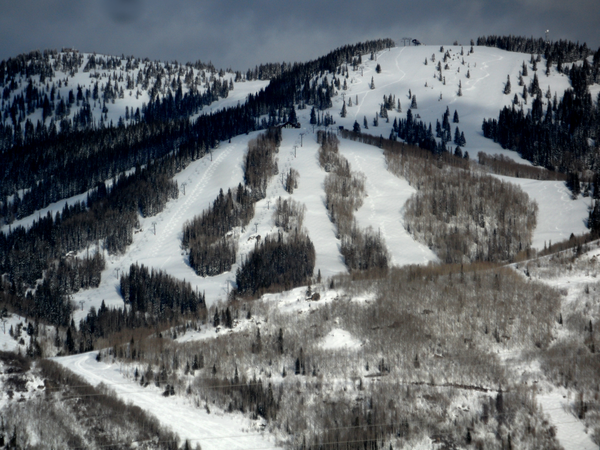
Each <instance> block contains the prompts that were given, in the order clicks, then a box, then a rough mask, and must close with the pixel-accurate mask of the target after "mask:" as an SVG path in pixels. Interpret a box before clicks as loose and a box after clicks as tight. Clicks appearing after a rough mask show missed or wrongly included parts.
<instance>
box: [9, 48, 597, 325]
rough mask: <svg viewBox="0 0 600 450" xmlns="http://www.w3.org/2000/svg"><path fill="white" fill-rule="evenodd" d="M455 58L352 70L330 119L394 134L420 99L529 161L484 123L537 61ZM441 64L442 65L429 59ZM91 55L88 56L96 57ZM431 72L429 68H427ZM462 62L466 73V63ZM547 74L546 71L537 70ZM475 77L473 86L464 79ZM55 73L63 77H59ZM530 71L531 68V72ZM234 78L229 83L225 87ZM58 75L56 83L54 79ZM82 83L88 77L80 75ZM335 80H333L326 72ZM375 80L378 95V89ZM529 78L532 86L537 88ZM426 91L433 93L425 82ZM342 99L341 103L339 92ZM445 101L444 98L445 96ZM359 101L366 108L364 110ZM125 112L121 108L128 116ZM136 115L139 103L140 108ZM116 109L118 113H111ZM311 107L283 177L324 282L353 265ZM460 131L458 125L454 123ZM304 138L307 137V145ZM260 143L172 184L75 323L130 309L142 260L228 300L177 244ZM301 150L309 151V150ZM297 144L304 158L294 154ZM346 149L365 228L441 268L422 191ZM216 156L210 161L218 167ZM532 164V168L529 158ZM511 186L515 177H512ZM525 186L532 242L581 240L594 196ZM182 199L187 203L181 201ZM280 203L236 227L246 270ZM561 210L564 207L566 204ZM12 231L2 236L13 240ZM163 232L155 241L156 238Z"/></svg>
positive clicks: (87, 296) (80, 299)
mask: <svg viewBox="0 0 600 450" xmlns="http://www.w3.org/2000/svg"><path fill="white" fill-rule="evenodd" d="M446 50H448V51H449V52H450V53H451V55H452V56H451V58H450V59H449V60H448V65H449V67H450V69H449V70H444V71H443V74H444V76H445V77H446V84H445V85H444V84H443V82H440V81H438V80H437V79H436V78H435V77H434V75H435V74H436V73H437V70H436V65H437V62H438V61H439V60H441V59H442V58H443V53H440V48H439V47H438V46H420V47H400V48H393V49H391V50H389V51H383V52H380V53H379V54H378V55H377V56H376V60H373V61H371V60H369V57H368V55H365V56H363V61H364V63H363V64H362V66H361V67H359V68H358V70H356V71H352V68H351V67H350V68H349V71H350V72H349V77H348V79H347V84H348V89H347V90H346V91H344V90H342V89H341V90H340V91H339V92H338V95H337V96H335V97H334V98H333V107H332V108H331V109H330V113H331V114H332V115H333V117H334V119H335V120H336V121H337V123H336V126H338V125H343V126H345V127H346V128H351V127H352V125H353V123H354V121H355V120H357V121H358V122H359V124H360V125H361V127H362V126H363V120H362V119H363V117H365V116H366V117H367V120H368V122H369V124H370V126H369V129H368V130H363V131H365V132H368V133H371V134H375V135H377V134H381V135H383V136H386V137H387V136H388V135H389V133H390V130H391V125H392V123H393V120H394V117H406V111H407V110H408V108H409V106H410V100H409V99H408V91H409V89H410V90H411V92H412V94H413V95H416V96H417V103H418V107H417V109H415V110H414V111H413V113H415V114H419V115H420V116H421V120H423V121H425V122H432V124H433V125H435V121H436V120H437V119H441V117H442V114H443V113H444V111H445V110H446V107H449V108H450V111H451V114H453V112H454V109H456V110H457V112H458V114H459V116H460V123H459V124H458V126H459V128H460V130H461V131H463V132H464V133H465V136H466V139H467V145H466V146H465V148H464V149H465V150H466V151H469V153H470V154H471V155H472V156H473V157H475V156H476V154H477V152H478V151H485V152H488V153H501V154H504V155H508V156H510V157H512V158H514V159H516V160H518V161H520V162H524V161H522V160H521V159H520V158H519V157H518V155H516V154H515V153H514V152H511V151H505V150H502V149H501V148H500V147H499V146H498V145H497V144H495V143H493V142H492V141H490V140H489V139H485V138H483V136H482V133H481V122H482V119H483V118H484V117H497V114H498V111H499V109H500V108H501V107H502V106H504V105H506V104H509V103H510V102H511V101H512V98H513V96H514V92H517V91H519V89H518V84H517V78H518V73H519V70H520V67H521V64H522V62H523V61H524V60H525V61H529V55H525V54H519V53H511V52H505V51H502V50H499V49H495V48H487V47H475V51H474V53H472V54H468V48H465V49H464V56H461V55H460V51H461V48H460V47H453V46H450V47H445V48H444V51H446ZM432 55H435V63H433V62H431V59H432ZM88 56H89V55H85V57H86V58H87V57H88ZM426 58H427V59H428V64H427V65H425V64H424V61H425V59H426ZM463 59H464V64H462V60H463ZM377 64H380V65H381V67H382V72H381V73H380V74H377V73H376V71H375V66H376V65H377ZM540 66H543V64H540ZM467 71H469V72H470V78H467V77H466V73H467ZM57 73H58V72H57ZM532 73H533V72H532V71H530V75H531V74H532ZM509 74H510V76H511V82H512V85H513V94H511V95H504V94H503V88H504V83H505V81H506V76H507V75H509ZM231 75H232V74H225V78H227V77H230V76H231ZM57 76H58V75H57ZM538 76H539V78H540V84H541V87H542V89H544V90H545V89H546V88H547V86H548V85H550V88H551V91H552V92H555V91H556V92H557V95H558V96H559V97H560V96H561V95H562V92H563V91H564V89H565V88H567V87H568V86H569V82H568V79H567V77H565V76H564V75H562V74H558V73H556V72H555V71H553V72H552V73H551V75H550V77H546V75H545V74H544V73H543V71H541V70H540V71H538ZM78 77H79V78H78ZM85 77H88V78H89V74H88V73H84V72H82V71H81V69H80V71H79V72H78V73H77V74H76V75H75V76H74V77H72V79H71V80H70V81H69V86H68V87H72V86H73V84H75V83H83V82H84V81H85ZM329 77H331V75H329ZM371 78H372V79H373V81H374V84H375V89H371V88H370V87H369V84H370V81H371ZM530 78H531V76H529V77H525V82H526V83H528V82H529V80H530ZM459 80H460V82H461V83H462V92H463V95H462V96H458V95H457V91H458V83H459ZM426 83H427V87H425V84H426ZM265 85H266V82H265V81H260V82H258V81H256V82H245V83H236V84H235V88H234V90H233V91H230V93H229V97H228V98H227V99H221V100H219V101H218V102H215V103H214V104H213V105H211V106H210V107H208V108H206V109H205V111H204V112H206V111H213V110H216V109H220V108H222V107H225V106H230V105H234V104H237V102H238V101H239V102H243V101H244V100H245V98H246V96H247V95H248V93H251V92H256V91H257V90H258V89H260V88H262V87H264V86H265ZM342 94H344V95H342ZM390 94H392V95H394V96H396V99H400V101H401V104H402V112H397V111H395V110H394V111H389V112H388V114H389V117H390V122H389V123H386V122H385V120H384V119H380V121H379V126H378V127H373V126H372V119H373V117H374V115H375V112H377V111H379V108H380V104H381V103H382V101H383V95H390ZM440 96H441V99H440ZM343 97H345V99H346V100H348V99H349V98H352V99H353V106H351V107H348V115H347V117H346V118H342V117H340V116H339V112H340V111H341V106H342V102H343ZM128 98H129V99H130V100H131V98H133V97H131V98H130V97H128V96H127V95H126V96H125V98H124V99H117V100H116V101H115V105H121V104H120V103H118V102H119V101H121V100H122V102H123V104H122V105H121V106H122V108H123V109H124V106H126V105H128V103H127V102H128V101H129V100H128ZM356 99H358V103H356V101H355V100H356ZM121 106H119V108H121ZM130 106H134V105H133V103H131V104H130ZM109 111H110V110H109ZM309 113H310V109H309V108H307V109H304V110H298V111H297V114H298V118H299V121H300V122H301V123H302V129H300V130H284V132H283V142H282V144H281V149H280V152H279V154H278V160H279V161H278V165H279V171H280V174H283V173H285V172H287V171H288V170H289V169H290V168H294V169H296V170H297V171H298V172H299V173H300V179H299V186H298V189H297V190H296V191H295V192H294V194H293V195H292V196H291V197H292V198H294V199H295V200H296V201H299V202H301V203H303V204H305V205H306V207H307V212H306V217H305V227H306V228H307V230H308V233H309V235H310V238H311V240H312V241H313V242H314V244H315V248H316V252H317V261H316V267H315V273H316V272H317V271H318V270H321V273H322V276H323V277H325V278H326V277H328V276H331V275H334V274H336V273H340V272H344V271H345V270H346V269H345V266H344V264H343V260H342V257H341V255H340V252H339V241H338V240H337V239H336V237H335V227H334V225H333V224H332V223H331V222H330V220H329V218H328V216H327V211H326V209H325V206H324V191H323V180H324V178H325V175H326V174H325V172H324V171H323V170H322V169H321V168H320V167H319V165H318V161H317V150H318V145H317V143H316V140H315V134H314V132H315V129H314V127H313V126H311V125H309ZM453 126H454V124H453ZM301 133H303V136H302V137H301V135H300V134H301ZM255 135H256V134H255V133H253V134H250V135H249V136H239V137H237V138H234V139H232V141H231V143H225V142H223V143H222V144H221V146H220V148H218V149H216V150H215V151H214V152H213V155H212V157H211V156H207V157H205V158H203V159H201V160H198V161H195V162H193V163H192V164H191V165H190V166H188V167H187V168H186V169H185V170H184V171H182V172H181V173H179V174H178V175H177V176H176V177H175V179H176V180H177V182H178V184H179V186H180V197H179V199H177V200H173V201H171V202H169V203H168V205H167V207H166V208H165V210H164V211H163V212H162V213H160V214H158V215H157V216H154V217H149V218H144V219H141V231H140V232H139V233H136V234H135V235H134V242H133V244H132V245H131V247H130V250H129V251H128V252H127V253H126V254H125V255H121V256H111V257H110V258H109V259H108V264H107V266H108V267H107V269H106V270H105V272H104V273H103V274H102V283H101V285H100V287H99V288H98V289H94V290H88V291H83V292H79V293H77V294H75V295H74V301H75V303H76V304H77V305H78V306H82V309H81V310H79V311H77V313H76V316H75V321H76V322H78V321H79V319H81V318H82V317H83V316H84V315H85V314H87V311H88V310H89V307H90V306H95V307H96V308H98V307H99V306H100V304H101V302H102V300H105V302H106V304H107V305H108V306H111V305H113V306H117V305H119V306H120V305H122V304H123V303H122V299H121V297H120V295H119V293H118V275H119V274H121V273H123V271H125V270H127V269H128V268H129V266H130V264H132V263H136V262H138V263H140V264H144V265H146V266H151V267H154V268H157V269H163V270H165V271H167V272H168V273H170V274H172V275H174V276H176V277H178V278H180V279H185V280H186V281H190V282H191V283H192V285H193V286H194V287H197V288H198V289H200V290H202V291H205V292H206V296H207V300H208V302H209V304H211V303H214V302H216V301H219V300H224V299H225V298H226V295H227V292H228V290H229V289H231V287H232V285H233V283H234V281H235V270H236V269H237V265H235V266H234V267H233V268H232V271H231V272H229V273H225V274H222V275H219V276H216V277H210V278H206V279H205V278H201V277H198V276H196V275H195V273H194V272H193V270H192V269H191V268H190V266H189V265H188V263H187V256H186V255H185V254H183V251H182V249H181V247H180V244H181V230H182V227H183V224H184V223H185V222H186V221H187V220H190V219H192V218H193V217H194V216H195V215H196V214H199V213H200V212H201V211H202V210H203V209H205V208H206V207H207V206H208V205H209V204H210V203H211V202H212V201H213V200H214V198H215V197H216V196H217V194H218V193H219V190H220V189H221V188H222V189H224V190H227V188H234V187H236V186H237V185H238V183H240V182H243V169H242V162H243V158H244V153H245V151H246V148H247V142H248V140H249V139H251V138H252V137H253V136H255ZM301 141H302V144H303V146H302V147H300V142H301ZM294 146H296V149H295V150H294ZM340 151H341V152H342V154H343V155H344V156H345V157H346V158H347V159H348V160H349V162H350V163H351V165H352V168H353V170H358V171H361V172H363V173H364V174H365V175H366V189H367V197H366V198H365V202H364V204H363V206H362V207H361V208H360V209H359V210H358V211H357V212H356V213H355V217H356V220H357V222H358V223H359V225H360V226H361V227H367V226H371V227H373V229H374V230H376V231H379V232H380V233H382V234H383V236H384V237H385V240H386V244H387V246H388V249H389V250H390V254H391V258H392V263H393V264H397V265H404V264H413V263H421V264H422V263H427V262H428V261H435V260H436V256H435V255H434V254H433V253H432V252H431V251H430V250H429V249H428V248H427V247H425V246H423V245H422V244H420V243H417V242H415V241H414V240H413V239H412V238H411V237H410V236H409V234H408V233H407V232H406V230H405V229H404V226H403V223H402V221H403V219H402V208H403V205H404V203H405V201H406V200H407V199H408V198H409V197H410V196H411V195H412V194H413V193H414V190H413V189H412V188H411V187H410V186H409V185H408V183H407V182H406V181H405V180H403V179H400V178H397V177H395V176H393V175H392V174H390V173H389V172H388V171H387V170H386V168H385V162H384V158H383V155H382V153H381V151H380V150H379V149H378V148H375V147H371V146H367V145H364V144H360V143H356V142H352V141H346V140H342V142H341V144H340ZM211 158H212V161H211ZM524 163H527V162H526V161H525V162H524ZM505 179H508V178H506V177H505ZM511 181H513V182H515V183H517V184H519V185H520V186H521V187H522V188H523V189H525V191H526V192H528V193H529V195H530V196H531V197H532V198H534V199H535V200H536V201H537V202H538V205H539V206H540V213H539V217H538V227H537V229H536V231H535V233H534V237H533V245H534V247H537V248H541V247H543V245H544V242H545V241H550V240H552V241H554V242H556V241H558V240H560V239H563V238H565V237H568V236H569V235H570V234H571V233H575V234H579V233H582V232H584V231H585V219H586V218H587V210H586V208H587V205H588V202H587V200H586V199H582V198H580V199H578V200H577V201H572V200H570V195H569V192H568V191H567V190H566V188H565V187H564V184H563V183H560V182H539V181H532V180H523V179H511ZM184 190H185V195H183V192H184ZM278 196H288V194H287V193H286V192H284V190H283V186H282V183H281V179H280V178H274V179H273V180H272V181H271V183H270V185H269V187H268V191H267V198H266V199H264V200H262V201H260V202H258V203H257V204H256V208H255V210H256V216H255V218H254V219H253V221H252V223H251V224H250V226H248V227H247V228H246V229H245V230H236V233H237V237H238V239H239V257H238V262H239V261H241V258H243V257H244V256H245V255H246V254H247V252H248V251H250V250H251V249H252V248H253V246H254V240H253V239H251V238H253V237H256V235H261V236H263V237H264V236H265V235H266V234H268V233H271V232H274V231H275V229H274V225H273V220H272V210H271V206H272V205H273V203H274V201H275V199H276V198H277V197H278ZM82 198H83V195H82V196H77V197H74V198H71V199H68V200H66V201H67V202H69V203H71V202H73V201H77V200H80V199H82ZM64 203H65V201H61V202H59V203H57V204H54V205H51V206H49V207H48V208H46V209H44V211H40V212H39V214H46V213H47V212H48V211H51V212H55V211H57V210H59V209H62V207H63V206H64ZM557 205H560V206H559V207H557ZM37 217H38V214H35V215H32V216H30V217H28V218H25V219H23V220H21V221H19V222H17V223H15V224H13V226H15V225H18V224H23V225H28V224H30V223H31V222H32V221H33V220H34V219H35V218H37ZM7 229H8V227H5V229H4V230H3V231H7ZM155 233H156V234H155Z"/></svg>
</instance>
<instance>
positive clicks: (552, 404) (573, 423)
mask: <svg viewBox="0 0 600 450" xmlns="http://www.w3.org/2000/svg"><path fill="white" fill-rule="evenodd" d="M536 398H537V400H538V402H539V404H540V406H541V407H542V410H543V411H544V412H545V413H546V414H548V415H549V416H550V419H551V421H552V424H553V425H554V426H555V427H556V438H557V439H558V442H559V443H560V444H561V445H562V446H563V447H564V448H565V450H597V448H598V446H597V445H596V444H594V442H593V441H592V438H591V437H590V435H589V434H588V432H587V430H586V429H585V426H584V424H583V422H581V421H580V420H579V419H578V418H577V417H575V416H574V415H573V414H572V413H571V412H569V411H568V410H567V408H568V406H569V403H568V400H567V399H568V396H567V395H566V391H564V389H563V390H556V391H553V392H550V393H547V394H542V395H538V396H537V397H536Z"/></svg>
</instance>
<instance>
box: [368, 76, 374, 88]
mask: <svg viewBox="0 0 600 450" xmlns="http://www.w3.org/2000/svg"><path fill="white" fill-rule="evenodd" d="M369 87H370V88H371V89H375V80H374V79H373V77H371V84H370V85H369Z"/></svg>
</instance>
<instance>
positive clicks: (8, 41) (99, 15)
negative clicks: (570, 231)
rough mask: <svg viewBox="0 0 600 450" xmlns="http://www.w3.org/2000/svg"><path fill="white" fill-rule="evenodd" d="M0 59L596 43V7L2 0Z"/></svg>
mask: <svg viewBox="0 0 600 450" xmlns="http://www.w3.org/2000/svg"><path fill="white" fill-rule="evenodd" d="M0 2H1V5H2V6H1V8H0V11H2V13H1V14H0V59H5V58H8V57H10V56H14V55H16V54H18V53H21V52H25V51H29V50H33V49H44V48H61V47H76V48H79V49H80V50H82V51H96V52H99V53H110V54H122V53H124V54H127V55H130V54H133V55H135V56H140V57H146V56H147V57H150V58H152V59H161V60H175V59H176V60H178V61H181V62H183V61H195V60H197V59H201V60H203V61H208V60H212V62H213V63H214V64H215V65H216V66H218V67H232V68H235V69H245V68H247V67H251V66H254V65H255V64H258V63H261V62H267V61H303V60H307V59H310V58H315V57H317V56H320V55H322V54H324V53H326V52H327V51H329V50H331V49H333V48H336V47H338V46H340V45H344V44H347V43H354V42H357V41H361V40H365V39H370V38H378V37H391V38H393V39H396V40H399V39H400V38H402V37H405V36H406V37H416V38H418V39H419V40H421V41H422V42H425V43H430V44H443V43H452V42H453V41H455V40H458V41H459V42H462V43H465V44H466V43H468V42H469V40H470V39H471V38H477V37H478V36H480V35H486V34H517V35H525V36H536V37H539V36H543V35H544V32H545V30H546V29H549V30H550V37H551V39H554V40H558V39H569V40H574V41H577V40H579V41H580V42H584V41H586V42H587V43H588V45H590V46H591V47H592V48H594V49H596V48H598V46H599V45H600V33H598V31H597V24H598V23H600V8H598V5H597V0H574V1H571V2H565V1H558V0H495V1H490V0H446V1H439V0H436V1H433V0H421V1H405V0H402V1H398V0H376V1H372V2H366V1H364V0H363V1H356V0H349V1H345V2H323V1H316V0H297V1H294V2H281V1H274V0H257V1H252V2H248V1H240V0H219V1H217V0H204V1H189V0H172V1H169V2H165V1H162V0H97V1H93V2H81V1H79V0H43V1H42V0H20V1H19V2H15V1H9V0H0Z"/></svg>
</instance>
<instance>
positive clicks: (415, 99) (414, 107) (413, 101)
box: [410, 95, 417, 109]
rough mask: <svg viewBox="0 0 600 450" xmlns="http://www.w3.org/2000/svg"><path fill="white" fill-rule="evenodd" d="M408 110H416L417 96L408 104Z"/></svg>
mask: <svg viewBox="0 0 600 450" xmlns="http://www.w3.org/2000/svg"><path fill="white" fill-rule="evenodd" d="M410 108H411V109H417V96H416V95H413V96H412V100H411V102H410Z"/></svg>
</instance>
